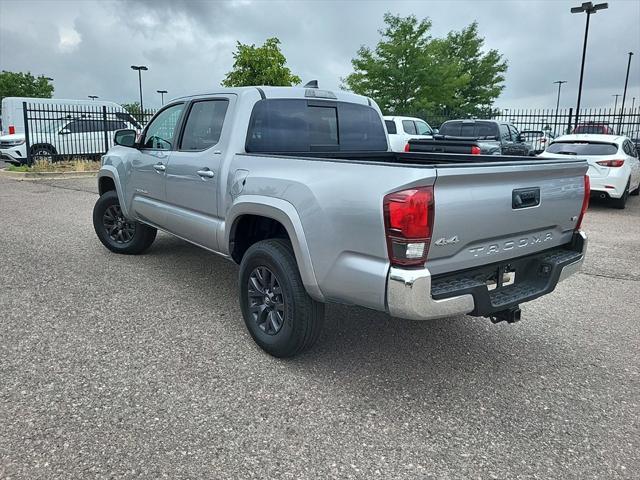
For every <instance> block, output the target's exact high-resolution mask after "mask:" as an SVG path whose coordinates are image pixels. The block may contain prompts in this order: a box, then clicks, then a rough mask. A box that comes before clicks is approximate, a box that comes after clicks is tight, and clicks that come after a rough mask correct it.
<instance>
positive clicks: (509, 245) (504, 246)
mask: <svg viewBox="0 0 640 480" xmlns="http://www.w3.org/2000/svg"><path fill="white" fill-rule="evenodd" d="M552 239H553V235H552V234H551V232H547V233H541V234H538V235H531V236H528V237H522V238H520V239H518V240H508V241H506V242H501V243H492V244H491V245H486V246H480V247H473V248H470V249H469V252H471V253H472V254H473V256H474V257H478V256H480V255H494V254H496V253H500V252H505V251H508V250H514V249H517V248H524V247H528V246H532V245H535V244H537V243H544V242H548V241H549V240H552Z"/></svg>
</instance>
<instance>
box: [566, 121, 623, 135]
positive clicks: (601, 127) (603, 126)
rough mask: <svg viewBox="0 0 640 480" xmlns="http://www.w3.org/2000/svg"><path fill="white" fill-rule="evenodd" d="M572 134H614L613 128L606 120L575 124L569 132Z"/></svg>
mask: <svg viewBox="0 0 640 480" xmlns="http://www.w3.org/2000/svg"><path fill="white" fill-rule="evenodd" d="M571 133H572V134H575V135H577V134H579V133H583V134H584V133H593V134H597V135H615V132H614V131H613V129H612V128H611V127H610V126H609V124H608V123H607V122H586V123H581V124H579V125H577V126H576V128H574V129H573V131H572V132H571Z"/></svg>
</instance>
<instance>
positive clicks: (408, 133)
mask: <svg viewBox="0 0 640 480" xmlns="http://www.w3.org/2000/svg"><path fill="white" fill-rule="evenodd" d="M384 124H385V127H386V128H387V133H388V134H389V146H390V147H391V151H393V152H404V150H405V148H406V146H407V143H408V142H409V140H411V139H412V138H433V129H432V128H431V126H430V125H429V124H428V123H427V122H425V121H424V120H421V119H419V118H414V117H398V116H386V117H384Z"/></svg>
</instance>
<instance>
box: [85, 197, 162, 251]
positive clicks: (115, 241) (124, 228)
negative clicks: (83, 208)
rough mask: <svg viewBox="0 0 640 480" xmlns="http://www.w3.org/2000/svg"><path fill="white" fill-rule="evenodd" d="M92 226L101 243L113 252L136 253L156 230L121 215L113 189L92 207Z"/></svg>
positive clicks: (152, 237) (153, 238)
mask: <svg viewBox="0 0 640 480" xmlns="http://www.w3.org/2000/svg"><path fill="white" fill-rule="evenodd" d="M93 228H94V229H95V231H96V235H98V238H99V239H100V241H101V242H102V244H103V245H104V246H105V247H107V248H108V249H109V250H111V251H112V252H115V253H123V254H128V255H137V254H139V253H142V252H144V251H145V250H146V249H148V248H149V247H150V246H151V244H152V243H153V241H154V240H155V238H156V233H157V230H156V229H155V228H153V227H149V226H148V225H144V224H142V223H140V222H135V221H130V220H127V219H126V218H125V217H124V215H122V209H121V208H120V201H119V200H118V194H117V193H116V192H115V190H110V191H108V192H105V193H103V194H102V196H100V198H99V199H98V201H97V202H96V204H95V206H94V207H93Z"/></svg>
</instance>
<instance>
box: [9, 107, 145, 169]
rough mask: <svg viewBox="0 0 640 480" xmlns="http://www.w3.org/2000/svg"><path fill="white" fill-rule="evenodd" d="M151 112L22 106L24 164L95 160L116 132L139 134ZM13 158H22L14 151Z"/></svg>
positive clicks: (103, 151)
mask: <svg viewBox="0 0 640 480" xmlns="http://www.w3.org/2000/svg"><path fill="white" fill-rule="evenodd" d="M154 114H155V111H153V110H145V111H144V112H133V113H129V112H127V111H125V110H124V109H123V108H117V107H107V106H102V105H96V106H93V105H69V104H48V103H27V102H24V103H23V115H24V133H25V147H26V148H25V149H24V150H25V151H24V161H23V163H26V164H27V165H32V164H33V163H34V162H37V161H47V162H56V161H61V160H72V159H82V160H87V159H95V160H97V159H99V158H100V156H101V155H104V154H105V153H106V152H107V150H109V148H111V147H112V146H113V135H114V133H115V131H116V130H120V129H124V128H132V129H135V130H141V129H142V128H143V127H144V125H145V124H146V122H148V121H149V120H150V119H151V117H153V115H154ZM15 155H16V156H18V155H22V154H21V152H20V151H17V152H16V154H15Z"/></svg>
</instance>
